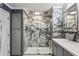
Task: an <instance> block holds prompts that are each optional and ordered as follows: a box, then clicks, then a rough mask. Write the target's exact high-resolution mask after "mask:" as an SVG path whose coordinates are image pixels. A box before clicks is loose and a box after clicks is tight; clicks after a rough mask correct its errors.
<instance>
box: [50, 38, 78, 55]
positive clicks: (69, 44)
mask: <svg viewBox="0 0 79 59" xmlns="http://www.w3.org/2000/svg"><path fill="white" fill-rule="evenodd" d="M52 40H53V41H54V42H55V43H57V44H58V45H60V46H61V47H62V48H64V49H65V50H67V51H68V52H69V53H71V54H72V55H74V56H78V55H79V43H78V42H74V41H69V40H67V39H64V38H52Z"/></svg>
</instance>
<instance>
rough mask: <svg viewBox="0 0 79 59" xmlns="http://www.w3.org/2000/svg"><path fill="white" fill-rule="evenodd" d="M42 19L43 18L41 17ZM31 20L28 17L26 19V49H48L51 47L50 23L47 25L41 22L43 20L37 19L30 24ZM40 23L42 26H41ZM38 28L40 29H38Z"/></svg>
mask: <svg viewBox="0 0 79 59" xmlns="http://www.w3.org/2000/svg"><path fill="white" fill-rule="evenodd" d="M40 17H41V16H40ZM29 20H30V19H28V18H27V17H26V18H24V42H25V43H24V46H25V49H26V48H27V47H26V46H28V47H48V46H49V42H48V41H49V39H48V38H47V37H48V36H49V34H47V33H48V32H50V23H49V24H45V23H44V22H41V20H43V18H42V17H41V18H40V19H36V20H34V21H33V22H37V23H33V22H31V23H30V22H29ZM40 23H41V24H42V25H40ZM37 28H38V29H37Z"/></svg>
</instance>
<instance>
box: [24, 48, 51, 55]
mask: <svg viewBox="0 0 79 59" xmlns="http://www.w3.org/2000/svg"><path fill="white" fill-rule="evenodd" d="M26 55H51V50H50V49H49V47H28V49H27V50H26V51H25V52H24V56H26Z"/></svg>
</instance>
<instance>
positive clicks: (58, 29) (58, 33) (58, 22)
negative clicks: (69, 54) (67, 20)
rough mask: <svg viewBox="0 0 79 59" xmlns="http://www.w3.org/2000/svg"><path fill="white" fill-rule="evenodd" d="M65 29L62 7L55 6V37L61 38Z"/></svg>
mask: <svg viewBox="0 0 79 59" xmlns="http://www.w3.org/2000/svg"><path fill="white" fill-rule="evenodd" d="M62 29H63V21H62V8H61V7H53V37H55V38H61V37H62Z"/></svg>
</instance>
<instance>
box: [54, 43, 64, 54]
mask: <svg viewBox="0 0 79 59" xmlns="http://www.w3.org/2000/svg"><path fill="white" fill-rule="evenodd" d="M53 43H54V46H53V48H54V49H53V50H54V51H53V54H54V56H63V48H62V47H61V46H59V45H58V44H56V43H55V42H53Z"/></svg>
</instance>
